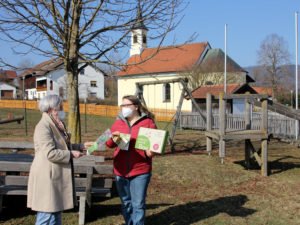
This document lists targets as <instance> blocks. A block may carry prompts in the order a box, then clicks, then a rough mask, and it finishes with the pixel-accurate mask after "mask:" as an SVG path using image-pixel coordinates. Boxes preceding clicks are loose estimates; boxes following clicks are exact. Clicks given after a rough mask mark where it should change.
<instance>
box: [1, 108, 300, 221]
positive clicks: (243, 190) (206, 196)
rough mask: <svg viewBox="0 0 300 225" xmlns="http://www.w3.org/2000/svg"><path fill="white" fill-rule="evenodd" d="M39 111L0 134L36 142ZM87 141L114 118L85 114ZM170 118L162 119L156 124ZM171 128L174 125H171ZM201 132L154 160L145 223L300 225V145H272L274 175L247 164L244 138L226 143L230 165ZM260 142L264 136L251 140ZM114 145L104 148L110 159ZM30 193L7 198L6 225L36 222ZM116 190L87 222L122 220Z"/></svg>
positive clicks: (184, 134) (185, 134)
mask: <svg viewBox="0 0 300 225" xmlns="http://www.w3.org/2000/svg"><path fill="white" fill-rule="evenodd" d="M8 112H13V113H14V114H15V115H22V114H23V111H22V110H13V111H12V110H9V109H0V118H3V117H6V115H7V113H8ZM39 119H40V114H39V113H38V112H37V111H30V110H28V124H27V125H28V136H27V137H26V136H24V130H25V126H24V121H23V122H22V123H21V124H20V125H19V124H17V123H11V124H3V125H0V140H29V141H31V140H32V133H33V129H34V125H35V124H36V122H37V121H38V120H39ZM81 119H82V139H83V140H84V141H85V140H94V139H95V138H96V137H97V135H99V134H100V133H101V132H102V131H104V130H105V129H106V128H108V127H109V126H110V125H111V123H112V122H113V121H114V118H101V117H98V116H88V117H87V132H85V118H84V116H82V118H81ZM167 125H168V124H166V123H159V124H158V126H159V128H165V127H166V126H167ZM167 128H168V129H170V128H171V125H169V126H168V127H167ZM205 143H206V142H205V137H204V134H203V132H201V131H189V130H178V132H177V134H176V138H175V149H176V152H175V153H170V150H169V149H168V150H167V153H166V154H165V155H162V156H157V157H155V159H154V160H153V176H152V180H151V183H150V186H149V190H148V197H147V218H146V224H147V225H171V224H172V225H186V224H210V225H236V224H237V225H240V224H241V225H267V224H270V225H299V224H300V176H299V174H300V149H299V148H297V147H295V146H294V145H291V144H288V143H282V142H279V141H276V140H272V141H271V142H270V143H269V167H270V172H271V174H270V176H269V177H262V176H261V175H260V170H259V169H257V168H256V167H255V166H253V169H251V170H246V169H245V168H244V164H243V158H244V142H243V141H239V142H229V143H227V144H226V158H225V163H224V164H220V160H219V157H218V151H217V150H218V146H217V145H214V150H213V154H212V156H208V155H207V154H206V152H205V150H206V149H205ZM254 145H255V146H258V145H259V142H257V141H256V142H254ZM111 153H112V151H110V150H108V151H107V152H105V153H104V154H105V155H106V156H107V160H111V157H110V156H111ZM25 202H26V198H24V197H13V198H11V197H9V198H5V199H4V206H6V207H5V208H4V209H3V212H2V214H1V215H0V223H1V224H22V225H23V224H24V225H25V224H28V225H29V224H34V219H35V218H34V216H35V214H34V213H32V212H30V210H28V209H26V204H25ZM122 223H123V219H122V217H121V215H120V201H119V198H118V197H117V196H115V197H112V198H110V199H99V201H97V202H96V203H95V204H94V205H93V207H92V210H91V213H90V216H89V218H88V221H87V224H91V225H92V224H93V225H96V224H105V225H121V224H122ZM63 224H70V225H71V224H78V215H77V212H76V210H72V211H68V212H65V213H63Z"/></svg>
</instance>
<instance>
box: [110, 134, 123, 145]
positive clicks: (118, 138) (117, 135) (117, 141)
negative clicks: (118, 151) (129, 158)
mask: <svg viewBox="0 0 300 225" xmlns="http://www.w3.org/2000/svg"><path fill="white" fill-rule="evenodd" d="M111 135H112V140H113V142H115V143H116V144H117V143H119V142H120V139H121V137H120V131H114V132H112V133H111Z"/></svg>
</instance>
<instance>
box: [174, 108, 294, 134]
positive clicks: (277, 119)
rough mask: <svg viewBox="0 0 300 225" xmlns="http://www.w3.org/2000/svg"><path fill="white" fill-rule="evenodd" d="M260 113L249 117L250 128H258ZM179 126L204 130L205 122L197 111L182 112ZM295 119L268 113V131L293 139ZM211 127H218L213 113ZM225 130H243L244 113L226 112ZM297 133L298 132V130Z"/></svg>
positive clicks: (217, 121) (215, 115)
mask: <svg viewBox="0 0 300 225" xmlns="http://www.w3.org/2000/svg"><path fill="white" fill-rule="evenodd" d="M260 124H261V113H253V114H252V117H251V130H260ZM179 126H180V128H184V129H199V130H206V123H205V121H204V120H203V119H202V117H201V116H200V115H199V113H197V112H192V113H182V114H181V116H180V122H179ZM295 126H296V120H295V119H292V118H290V117H286V116H283V115H280V114H271V113H270V112H269V115H268V132H269V133H271V134H272V135H273V137H275V138H287V139H295V138H296V136H295V133H296V132H295V129H296V128H295ZM212 128H213V129H219V115H218V114H213V117H212ZM226 129H227V130H244V129H245V118H244V114H235V115H233V114H226ZM298 134H299V132H298Z"/></svg>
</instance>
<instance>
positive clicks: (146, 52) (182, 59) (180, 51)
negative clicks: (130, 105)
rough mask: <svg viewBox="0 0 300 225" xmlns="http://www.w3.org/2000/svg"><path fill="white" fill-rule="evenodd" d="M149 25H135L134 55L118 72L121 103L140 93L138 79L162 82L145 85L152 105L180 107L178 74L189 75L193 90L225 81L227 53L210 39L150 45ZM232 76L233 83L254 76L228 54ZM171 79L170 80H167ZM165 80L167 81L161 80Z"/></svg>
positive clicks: (187, 107)
mask: <svg viewBox="0 0 300 225" xmlns="http://www.w3.org/2000/svg"><path fill="white" fill-rule="evenodd" d="M140 21H142V20H140ZM147 32H148V29H147V28H146V27H145V26H144V25H143V24H141V25H140V26H135V27H133V28H132V32H131V49H130V57H129V59H128V60H127V63H126V66H124V67H123V68H122V70H120V71H119V72H118V103H119V104H121V102H122V97H123V96H124V95H129V94H130V95H134V94H136V91H137V87H136V84H137V83H145V82H152V83H153V82H154V81H156V82H158V83H157V84H149V85H144V86H143V90H142V91H143V97H144V100H145V102H146V105H147V106H148V107H149V108H156V109H172V110H176V109H177V105H178V103H179V100H180V96H181V91H182V88H183V87H182V85H181V84H180V83H177V82H174V80H176V79H177V78H188V80H189V83H188V86H189V88H190V90H193V89H195V88H198V87H199V86H200V85H205V84H220V83H223V82H224V72H223V71H224V53H223V51H222V50H220V49H212V48H211V46H210V44H209V43H208V42H199V43H188V44H183V45H173V46H163V47H159V48H148V47H147ZM227 67H228V72H227V73H228V79H229V81H231V82H232V83H233V82H234V83H249V82H254V80H253V79H252V78H251V77H250V76H249V75H248V72H247V71H245V70H244V69H242V68H241V67H240V66H239V65H238V64H237V63H236V62H235V61H234V60H232V59H231V58H230V57H228V56H227ZM168 80H170V82H169V83H168V82H167V81H168ZM161 81H164V82H163V83H159V82H161ZM182 110H185V111H191V110H192V103H191V101H189V100H188V99H184V101H183V104H182Z"/></svg>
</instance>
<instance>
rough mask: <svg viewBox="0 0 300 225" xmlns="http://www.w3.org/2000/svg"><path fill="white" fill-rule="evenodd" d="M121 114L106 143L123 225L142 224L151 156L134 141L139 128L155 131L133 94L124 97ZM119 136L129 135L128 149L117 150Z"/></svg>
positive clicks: (151, 120) (151, 115)
mask: <svg viewBox="0 0 300 225" xmlns="http://www.w3.org/2000/svg"><path fill="white" fill-rule="evenodd" d="M121 109H122V111H121V113H120V115H119V116H118V118H117V120H116V121H115V122H114V124H113V125H112V127H111V131H112V135H113V137H112V138H111V139H109V140H108V141H107V142H106V145H107V146H108V147H110V148H113V147H116V149H115V151H114V174H115V175H116V186H117V190H118V194H119V196H120V199H121V202H122V214H123V216H124V219H125V223H126V225H143V224H144V220H145V208H146V193H147V188H148V184H149V182H150V178H151V170H152V157H153V155H154V153H153V152H151V151H150V150H148V151H143V150H139V149H136V148H135V147H134V146H135V142H136V138H137V135H138V132H139V128H140V127H146V128H156V125H155V123H154V120H153V118H154V117H153V114H152V113H150V112H149V111H148V110H147V109H146V108H145V107H144V106H143V105H142V104H141V102H140V100H139V99H138V98H137V97H136V96H133V95H128V96H124V97H123V100H122V105H121ZM120 133H125V134H130V142H129V147H128V150H125V149H120V148H119V147H118V146H117V144H116V143H117V142H118V140H119V139H120Z"/></svg>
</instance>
